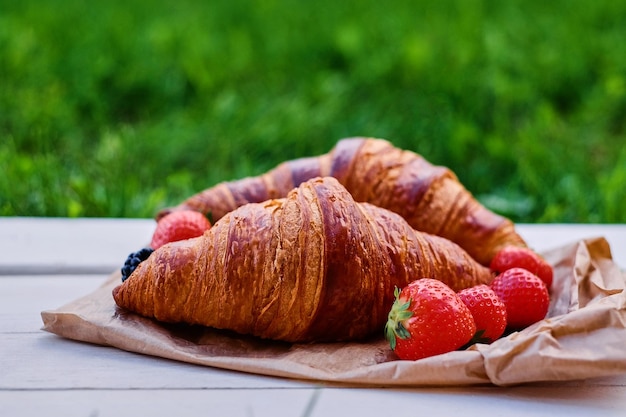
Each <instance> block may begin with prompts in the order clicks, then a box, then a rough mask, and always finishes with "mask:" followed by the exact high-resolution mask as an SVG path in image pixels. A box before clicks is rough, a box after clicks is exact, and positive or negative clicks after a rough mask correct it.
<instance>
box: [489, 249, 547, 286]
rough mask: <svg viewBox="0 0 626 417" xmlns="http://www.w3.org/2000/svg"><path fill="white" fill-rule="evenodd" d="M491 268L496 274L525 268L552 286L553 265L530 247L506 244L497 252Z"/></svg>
mask: <svg viewBox="0 0 626 417" xmlns="http://www.w3.org/2000/svg"><path fill="white" fill-rule="evenodd" d="M489 268H490V269H491V270H492V271H493V272H495V273H496V274H500V273H502V272H504V271H506V270H508V269H511V268H524V269H525V270H527V271H530V272H532V273H533V274H535V275H537V276H538V277H539V278H541V280H542V281H543V282H545V283H546V286H547V287H548V288H550V287H551V286H552V279H553V275H554V272H553V270H552V266H551V265H550V264H549V263H548V262H547V261H546V260H545V259H543V258H542V257H541V256H539V255H538V254H537V253H536V252H534V251H533V250H532V249H529V248H523V247H517V246H506V247H504V248H502V249H500V251H498V253H496V256H494V258H493V259H492V260H491V263H490V265H489Z"/></svg>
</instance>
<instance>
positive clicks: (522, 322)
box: [491, 268, 550, 329]
mask: <svg viewBox="0 0 626 417" xmlns="http://www.w3.org/2000/svg"><path fill="white" fill-rule="evenodd" d="M491 288H492V289H493V291H494V292H495V293H496V294H497V295H498V297H500V299H501V300H502V302H503V303H504V305H505V306H506V314H507V322H508V327H509V328H511V329H523V328H525V327H528V326H530V325H531V324H533V323H536V322H538V321H540V320H543V319H544V318H545V317H546V314H547V313H548V308H549V307H550V295H549V293H548V287H546V284H545V283H544V282H543V281H542V280H541V279H540V278H539V277H538V276H537V275H535V274H533V273H531V272H529V271H527V270H526V269H523V268H512V269H507V270H506V271H504V272H503V273H501V274H500V275H498V276H497V277H496V278H495V279H494V280H493V282H492V283H491Z"/></svg>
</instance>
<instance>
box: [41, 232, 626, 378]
mask: <svg viewBox="0 0 626 417" xmlns="http://www.w3.org/2000/svg"><path fill="white" fill-rule="evenodd" d="M543 255H544V256H545V257H546V259H547V260H548V261H549V262H550V263H551V264H552V265H553V266H554V272H555V274H554V282H553V286H552V290H551V299H552V301H551V305H550V310H549V312H548V318H546V319H545V320H542V321H541V322H539V323H536V324H534V325H533V326H531V327H529V328H526V329H524V330H523V331H520V332H516V333H513V334H510V335H508V336H506V337H504V338H501V339H500V340H497V341H496V342H494V343H492V344H491V345H485V344H477V345H474V346H472V347H470V348H469V349H467V350H463V351H455V352H450V353H446V354H443V355H438V356H434V357H430V358H426V359H422V360H419V361H401V360H397V359H395V357H394V356H393V353H392V352H391V351H390V349H389V347H388V344H387V342H385V341H384V339H383V338H382V329H381V338H379V339H376V340H371V341H369V342H359V343H327V344H288V343H280V342H272V341H267V340H260V339H257V338H254V337H247V336H241V335H236V334H234V333H229V332H224V331H217V330H212V329H207V328H203V327H198V326H183V325H164V324H161V323H158V322H156V321H153V320H151V319H147V318H144V317H140V316H137V315H135V314H132V313H128V312H126V311H123V310H121V309H119V308H118V307H117V306H116V305H115V302H114V301H113V298H112V296H111V291H112V289H113V288H114V287H115V286H116V285H118V284H119V282H120V275H119V273H115V274H112V275H111V276H110V277H109V278H108V279H107V280H106V281H105V282H104V284H103V285H102V286H101V287H100V288H99V289H97V290H96V291H94V292H93V293H91V294H88V295H86V296H84V297H82V298H79V299H77V300H75V301H73V302H71V303H69V304H67V305H65V306H63V307H61V308H59V309H56V310H51V311H44V312H42V318H43V322H44V327H43V329H44V330H46V331H49V332H52V333H55V334H57V335H59V336H63V337H66V338H70V339H75V340H80V341H86V342H91V343H96V344H101V345H107V346H114V347H117V348H120V349H123V350H128V351H132V352H138V353H143V354H147V355H154V356H159V357H163V358H169V359H174V360H178V361H183V362H189V363H194V364H199V365H206V366H212V367H217V368H224V369H231V370H237V371H243V372H250V373H256V374H264V375H272V376H279V377H287V378H296V379H307V380H318V381H326V382H336V383H347V384H351V385H363V384H367V385H376V386H446V385H448V386H449V385H474V384H495V385H513V384H520V383H526V382H539V381H565V380H578V379H586V378H593V377H604V376H610V375H616V374H622V373H626V307H625V306H626V291H623V290H624V288H625V287H626V283H625V281H626V279H625V278H626V276H625V274H624V272H622V271H620V269H619V267H618V266H617V265H616V264H615V263H614V262H613V261H612V259H611V251H610V248H609V245H608V243H607V241H606V240H605V239H604V238H597V239H590V240H585V241H580V242H575V243H572V244H570V245H566V246H563V247H560V248H557V249H554V250H552V251H549V252H546V253H544V254H543Z"/></svg>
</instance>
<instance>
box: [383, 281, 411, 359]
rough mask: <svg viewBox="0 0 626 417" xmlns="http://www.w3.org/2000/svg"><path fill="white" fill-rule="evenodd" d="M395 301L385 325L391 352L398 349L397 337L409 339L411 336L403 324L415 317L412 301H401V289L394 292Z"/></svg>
mask: <svg viewBox="0 0 626 417" xmlns="http://www.w3.org/2000/svg"><path fill="white" fill-rule="evenodd" d="M393 294H394V296H395V300H394V302H393V305H392V306H391V310H390V311H389V316H388V319H387V324H386V325H385V338H386V339H387V341H388V342H389V345H390V346H391V350H395V349H396V337H399V338H400V339H408V338H409V337H411V334H410V333H409V331H408V330H407V328H406V327H405V325H404V324H403V323H404V322H405V321H406V320H408V319H410V318H411V317H412V316H413V312H412V311H411V310H409V307H410V306H411V299H409V300H408V301H402V300H400V289H399V288H398V287H396V289H395V290H394V292H393Z"/></svg>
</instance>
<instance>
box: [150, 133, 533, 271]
mask: <svg viewBox="0 0 626 417" xmlns="http://www.w3.org/2000/svg"><path fill="white" fill-rule="evenodd" d="M324 176H332V177H335V178H337V179H338V180H339V182H340V183H341V184H343V185H344V186H345V187H346V188H347V190H348V191H349V192H350V193H351V194H352V195H353V196H354V198H355V199H356V200H357V201H361V202H369V203H371V204H374V205H377V206H380V207H383V208H386V209H389V210H391V211H394V212H396V213H398V214H400V215H401V216H402V217H404V218H405V219H406V221H407V222H408V223H409V224H410V225H411V226H412V227H413V228H414V229H417V230H420V231H423V232H426V233H430V234H435V235H439V236H442V237H445V238H447V239H449V240H452V241H453V242H455V243H457V244H458V245H459V246H461V247H462V248H464V249H465V250H466V251H467V252H468V253H469V254H470V255H471V256H472V257H473V258H474V259H476V260H477V261H478V262H480V263H481V264H483V265H489V263H490V261H491V259H492V258H493V257H494V256H495V254H496V253H497V252H498V250H500V249H501V248H503V247H504V246H509V245H513V246H524V247H525V246H526V243H525V242H524V240H523V239H522V238H521V237H520V236H519V235H518V234H517V233H516V231H515V227H514V224H513V222H511V221H510V220H509V219H507V218H505V217H502V216H500V215H497V214H495V213H493V212H492V211H490V210H488V209H487V208H486V207H484V206H483V205H481V204H480V203H479V202H478V201H477V200H476V199H475V198H474V197H473V196H472V194H471V193H470V192H469V191H468V190H467V189H466V188H465V187H464V186H463V185H462V184H461V183H460V182H459V180H458V178H457V177H456V175H455V174H454V173H453V172H452V171H451V170H450V169H448V168H446V167H442V166H435V165H432V164H430V163H429V162H428V161H426V160H425V159H424V158H423V157H422V156H420V155H418V154H416V153H414V152H411V151H407V150H401V149H398V148H396V147H394V146H393V145H392V144H391V143H390V142H388V141H386V140H383V139H372V138H347V139H343V140H340V141H339V142H338V143H337V144H336V145H335V147H334V148H333V149H332V150H331V151H330V152H329V153H327V154H324V155H321V156H318V157H308V158H301V159H296V160H293V161H287V162H284V163H282V164H280V165H278V166H277V167H276V168H274V169H273V170H271V171H269V172H267V173H265V174H263V175H261V176H258V177H249V178H243V179H240V180H236V181H231V182H224V183H220V184H218V185H215V186H213V187H211V188H208V189H206V190H204V191H201V192H199V193H197V194H196V195H193V196H191V197H190V198H188V199H187V200H185V201H183V202H182V203H181V204H179V205H178V206H176V207H173V208H169V209H165V210H162V211H160V212H159V213H158V214H157V218H160V217H162V216H163V215H165V214H166V213H168V212H170V211H172V210H179V209H192V210H197V211H201V212H203V213H205V214H209V213H210V215H211V217H212V219H213V220H214V221H215V220H218V219H220V218H221V217H222V216H224V215H225V214H226V213H228V212H230V211H232V210H234V209H235V208H237V207H239V206H241V205H243V204H246V203H251V202H262V201H265V200H268V199H271V198H280V197H284V196H286V195H287V193H288V192H289V191H290V190H291V189H293V188H294V187H297V186H298V185H299V184H300V183H302V182H303V181H307V180H309V179H311V178H314V177H324Z"/></svg>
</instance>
